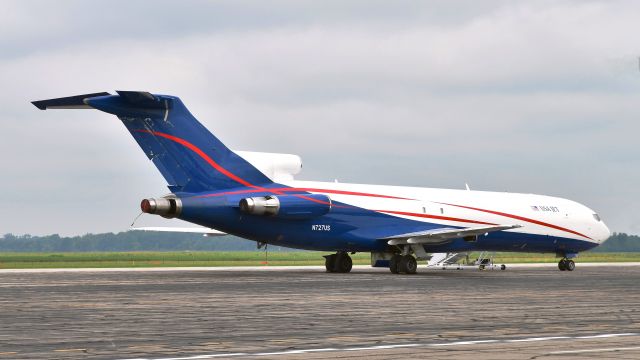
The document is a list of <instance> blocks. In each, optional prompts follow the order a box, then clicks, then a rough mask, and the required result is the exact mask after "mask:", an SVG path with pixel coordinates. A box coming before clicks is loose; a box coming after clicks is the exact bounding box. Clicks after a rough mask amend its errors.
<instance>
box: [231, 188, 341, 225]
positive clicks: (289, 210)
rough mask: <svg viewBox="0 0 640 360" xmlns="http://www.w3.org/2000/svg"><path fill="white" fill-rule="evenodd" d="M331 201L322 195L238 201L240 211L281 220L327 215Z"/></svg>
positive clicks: (279, 196)
mask: <svg viewBox="0 0 640 360" xmlns="http://www.w3.org/2000/svg"><path fill="white" fill-rule="evenodd" d="M330 210H331V199H330V198H329V197H328V196H327V195H323V194H305V195H278V196H260V197H250V198H244V199H242V200H240V211H242V212H243V213H245V214H251V215H257V216H271V217H278V218H283V219H310V218H314V217H318V216H322V215H325V214H327V213H328V212H329V211H330Z"/></svg>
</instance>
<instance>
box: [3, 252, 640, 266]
mask: <svg viewBox="0 0 640 360" xmlns="http://www.w3.org/2000/svg"><path fill="white" fill-rule="evenodd" d="M325 254H328V253H322V252H273V253H271V252H270V253H268V258H265V253H264V252H262V251H253V252H250V251H235V252H104V253H0V269H30V268H114V267H177V266H186V267H189V266H260V265H262V266H277V265H298V266H300V265H323V264H324V259H323V258H322V255H325ZM475 256H476V254H471V255H470V258H471V259H473V258H474V257H475ZM352 258H353V263H354V264H355V265H368V264H369V263H370V260H369V254H368V253H358V254H356V255H352ZM266 260H268V261H266ZM557 261H558V259H556V258H555V256H554V255H553V254H526V253H497V254H496V256H495V262H496V263H499V264H503V263H504V264H515V263H555V262H557ZM631 261H639V262H640V253H583V254H581V255H580V257H579V258H578V262H631Z"/></svg>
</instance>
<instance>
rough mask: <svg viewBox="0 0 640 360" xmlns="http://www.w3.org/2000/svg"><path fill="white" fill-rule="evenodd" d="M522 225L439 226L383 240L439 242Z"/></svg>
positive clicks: (402, 242)
mask: <svg viewBox="0 0 640 360" xmlns="http://www.w3.org/2000/svg"><path fill="white" fill-rule="evenodd" d="M519 227H522V225H491V226H479V227H470V228H462V229H455V228H440V229H432V230H426V231H418V232H413V233H406V234H399V235H393V236H388V237H386V238H384V240H389V241H387V243H388V244H389V245H401V244H441V243H443V241H445V240H451V239H457V238H464V237H467V236H478V235H482V234H487V233H490V232H495V231H502V230H509V229H515V228H519Z"/></svg>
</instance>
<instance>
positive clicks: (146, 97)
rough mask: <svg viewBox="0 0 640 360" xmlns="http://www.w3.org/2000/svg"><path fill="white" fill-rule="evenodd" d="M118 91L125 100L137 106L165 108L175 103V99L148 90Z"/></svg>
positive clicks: (169, 107)
mask: <svg viewBox="0 0 640 360" xmlns="http://www.w3.org/2000/svg"><path fill="white" fill-rule="evenodd" d="M116 92H117V93H118V95H120V97H121V98H122V99H123V100H124V101H125V102H127V103H129V104H131V105H132V106H135V107H140V108H145V109H163V110H164V109H171V108H172V104H173V101H172V100H171V99H167V98H164V99H162V98H160V97H157V96H154V95H153V94H151V93H150V92H146V91H122V90H116Z"/></svg>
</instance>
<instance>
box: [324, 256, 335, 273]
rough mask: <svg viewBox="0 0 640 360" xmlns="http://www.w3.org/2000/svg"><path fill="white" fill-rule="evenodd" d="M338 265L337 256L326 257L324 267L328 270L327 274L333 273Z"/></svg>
mask: <svg viewBox="0 0 640 360" xmlns="http://www.w3.org/2000/svg"><path fill="white" fill-rule="evenodd" d="M335 265H336V255H335V254H333V255H325V256H324V266H325V268H326V269H327V272H333V270H334V268H335Z"/></svg>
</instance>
